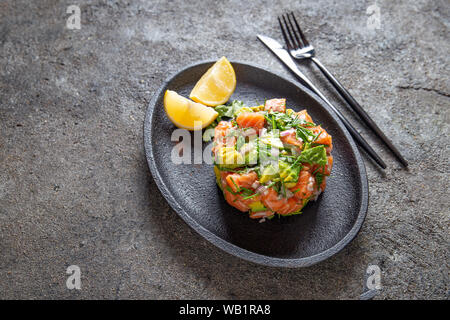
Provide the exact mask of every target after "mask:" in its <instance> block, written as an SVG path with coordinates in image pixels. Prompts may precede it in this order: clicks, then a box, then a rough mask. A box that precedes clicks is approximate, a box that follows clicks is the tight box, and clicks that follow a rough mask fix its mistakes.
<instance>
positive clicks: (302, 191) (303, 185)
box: [290, 167, 316, 200]
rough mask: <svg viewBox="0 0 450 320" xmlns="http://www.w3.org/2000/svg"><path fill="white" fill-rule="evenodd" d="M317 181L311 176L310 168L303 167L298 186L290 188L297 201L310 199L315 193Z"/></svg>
mask: <svg viewBox="0 0 450 320" xmlns="http://www.w3.org/2000/svg"><path fill="white" fill-rule="evenodd" d="M315 184H316V180H315V179H314V177H313V176H312V175H311V172H310V168H309V167H303V169H302V171H300V175H299V177H298V181H297V184H296V185H295V186H294V187H292V188H290V190H291V191H292V192H293V193H294V196H295V198H297V199H299V200H300V199H308V198H309V197H311V195H312V194H313V193H314V189H315Z"/></svg>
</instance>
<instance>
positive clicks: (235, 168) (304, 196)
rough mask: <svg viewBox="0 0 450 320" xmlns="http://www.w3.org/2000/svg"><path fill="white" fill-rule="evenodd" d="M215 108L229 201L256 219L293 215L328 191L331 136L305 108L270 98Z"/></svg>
mask: <svg viewBox="0 0 450 320" xmlns="http://www.w3.org/2000/svg"><path fill="white" fill-rule="evenodd" d="M215 111H217V112H218V117H217V119H216V120H215V121H214V123H213V124H212V125H211V126H212V127H214V128H215V129H214V137H213V138H214V143H213V148H212V152H213V155H214V171H215V173H216V179H217V185H218V186H219V188H220V189H221V190H222V191H223V194H224V196H225V199H226V201H227V202H228V203H229V204H230V205H231V206H233V207H235V208H237V209H238V210H240V211H242V212H248V213H249V215H250V218H254V219H259V218H261V219H264V218H267V219H271V218H273V217H274V216H275V215H276V214H278V215H280V216H289V215H294V214H299V213H301V210H302V208H303V207H304V206H305V205H306V204H307V203H308V201H310V200H315V199H317V197H318V196H319V194H320V193H321V192H322V191H324V190H325V186H326V179H327V176H329V175H330V172H331V168H332V165H333V157H332V156H331V150H332V148H333V147H332V139H331V136H330V135H329V134H328V133H327V132H326V131H325V129H323V128H322V127H321V126H320V125H316V124H315V123H314V122H313V120H312V119H311V117H310V116H309V115H308V113H307V112H306V110H302V111H300V112H295V111H294V110H292V109H286V99H272V100H268V101H266V102H265V104H264V105H259V106H254V107H246V106H244V104H243V103H242V102H240V101H233V102H232V103H230V104H228V105H220V106H217V107H216V108H215ZM211 138H212V137H211ZM204 139H205V136H204ZM206 140H208V137H206Z"/></svg>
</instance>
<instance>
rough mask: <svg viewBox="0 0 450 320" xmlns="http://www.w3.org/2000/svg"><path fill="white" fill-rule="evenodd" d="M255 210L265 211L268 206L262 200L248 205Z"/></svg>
mask: <svg viewBox="0 0 450 320" xmlns="http://www.w3.org/2000/svg"><path fill="white" fill-rule="evenodd" d="M248 206H249V207H250V209H251V210H252V211H253V212H258V211H265V210H267V208H266V207H265V206H264V205H263V203H262V202H261V201H255V202H252V203H250V204H249V205H248Z"/></svg>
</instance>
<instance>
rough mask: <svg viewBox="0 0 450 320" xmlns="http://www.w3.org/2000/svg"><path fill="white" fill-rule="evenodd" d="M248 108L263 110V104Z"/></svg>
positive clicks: (256, 110) (255, 110)
mask: <svg viewBox="0 0 450 320" xmlns="http://www.w3.org/2000/svg"><path fill="white" fill-rule="evenodd" d="M250 109H252V110H253V111H254V112H258V111H263V110H264V106H262V105H261V106H255V107H250Z"/></svg>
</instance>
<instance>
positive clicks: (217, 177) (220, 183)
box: [214, 166, 223, 191]
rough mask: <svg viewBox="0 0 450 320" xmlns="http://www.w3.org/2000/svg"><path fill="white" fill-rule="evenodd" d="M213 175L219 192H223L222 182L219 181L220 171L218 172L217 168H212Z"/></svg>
mask: <svg viewBox="0 0 450 320" xmlns="http://www.w3.org/2000/svg"><path fill="white" fill-rule="evenodd" d="M214 173H215V174H216V183H217V185H218V186H219V188H220V190H222V191H223V188H222V181H221V179H220V170H219V168H218V167H217V166H214Z"/></svg>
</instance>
